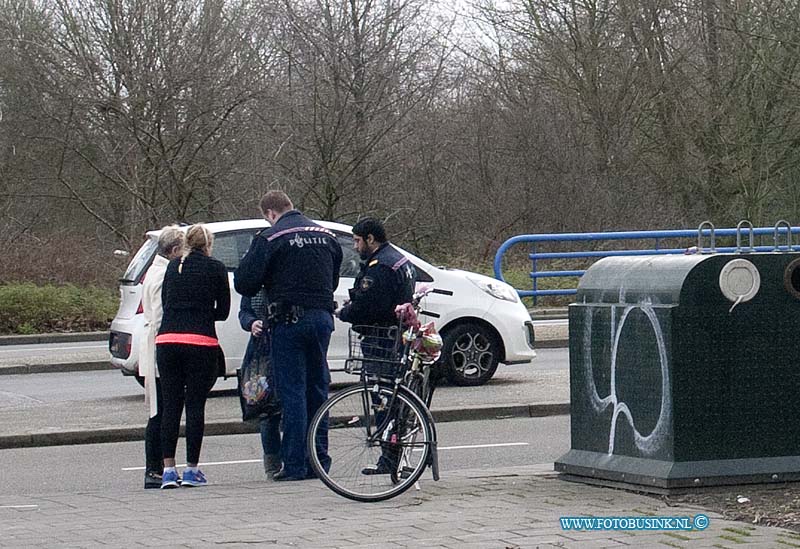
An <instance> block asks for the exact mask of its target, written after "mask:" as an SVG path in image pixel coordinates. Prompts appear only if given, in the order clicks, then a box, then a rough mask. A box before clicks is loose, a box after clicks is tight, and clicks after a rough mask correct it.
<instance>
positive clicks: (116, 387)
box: [0, 349, 569, 409]
mask: <svg viewBox="0 0 800 549" xmlns="http://www.w3.org/2000/svg"><path fill="white" fill-rule="evenodd" d="M537 355H538V356H537V357H536V359H535V360H534V361H533V362H532V363H530V364H513V365H503V364H501V365H500V366H499V368H498V370H497V373H496V374H495V377H494V379H493V380H492V382H490V384H489V385H487V386H485V387H486V388H487V389H489V390H491V389H490V387H492V386H493V385H498V384H503V383H509V384H510V383H517V384H519V383H526V382H529V381H534V380H535V379H537V378H539V377H541V374H542V372H559V371H566V370H567V369H568V368H569V352H568V350H567V349H541V350H539V351H537ZM332 380H333V382H334V383H352V382H353V381H355V378H354V377H353V376H351V375H349V374H345V373H343V372H334V373H333V374H332ZM235 389H236V380H235V379H234V378H229V379H227V380H223V379H219V380H218V381H217V383H216V385H215V386H214V390H213V391H212V392H213V393H214V394H216V395H217V396H219V397H225V396H232V392H233V391H235ZM447 390H457V388H455V387H451V388H448V389H447ZM464 390H465V391H466V389H464ZM142 394H143V390H142V388H141V387H140V386H139V384H138V383H137V382H136V380H135V379H134V378H132V377H126V376H123V375H122V374H120V373H119V372H118V371H116V370H101V371H91V372H65V373H51V374H31V375H6V376H2V378H0V409H3V408H7V407H8V406H13V405H15V404H19V403H23V402H27V403H29V404H34V403H38V404H46V403H52V402H68V401H83V400H95V399H101V398H102V399H108V398H118V397H131V398H134V397H139V396H141V395H142ZM476 404H479V402H476Z"/></svg>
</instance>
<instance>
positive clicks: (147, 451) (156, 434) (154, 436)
mask: <svg viewBox="0 0 800 549" xmlns="http://www.w3.org/2000/svg"><path fill="white" fill-rule="evenodd" d="M155 381H156V409H157V410H158V413H157V414H156V415H154V416H153V417H151V418H150V419H149V420H147V427H146V428H145V430H144V457H145V465H146V467H147V470H148V471H153V472H156V473H160V472H161V470H162V469H163V462H162V458H163V455H162V453H161V408H162V406H163V405H164V404H163V403H164V399H163V397H162V396H161V379H160V378H155Z"/></svg>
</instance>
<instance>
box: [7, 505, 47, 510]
mask: <svg viewBox="0 0 800 549" xmlns="http://www.w3.org/2000/svg"><path fill="white" fill-rule="evenodd" d="M37 507H39V506H38V505H0V509H36V508H37Z"/></svg>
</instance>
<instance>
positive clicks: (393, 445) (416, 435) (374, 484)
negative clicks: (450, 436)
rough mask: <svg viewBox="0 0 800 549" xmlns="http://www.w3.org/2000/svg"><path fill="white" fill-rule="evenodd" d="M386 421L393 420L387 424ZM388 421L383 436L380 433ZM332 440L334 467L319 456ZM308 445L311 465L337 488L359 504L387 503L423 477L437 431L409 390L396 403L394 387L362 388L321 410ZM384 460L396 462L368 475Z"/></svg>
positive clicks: (330, 449) (350, 390)
mask: <svg viewBox="0 0 800 549" xmlns="http://www.w3.org/2000/svg"><path fill="white" fill-rule="evenodd" d="M384 417H388V419H389V420H388V421H386V422H383V418H384ZM383 423H385V424H386V427H385V428H384V429H383V432H381V433H376V432H375V431H376V427H380V426H381V424H383ZM326 442H327V449H328V456H330V460H331V461H330V466H329V467H326V466H323V464H322V463H321V462H320V460H319V457H318V456H317V452H316V448H318V447H325V445H326ZM307 444H308V452H309V456H310V458H311V466H312V467H313V468H314V471H315V472H316V473H317V476H319V478H320V479H321V480H322V482H324V483H325V484H326V485H327V486H328V487H329V488H330V489H331V490H333V491H334V492H336V493H337V494H339V495H340V496H344V497H346V498H349V499H352V500H355V501H364V502H370V501H382V500H385V499H389V498H392V497H394V496H397V495H399V494H402V493H403V492H405V491H406V490H407V489H408V488H409V487H411V486H412V485H413V484H414V483H415V482H416V481H417V480H418V479H419V477H420V476H421V475H422V473H423V472H424V470H425V467H426V465H427V463H429V459H428V457H429V455H430V452H431V445H432V444H433V429H432V428H431V425H430V423H429V421H428V416H427V415H426V413H425V410H424V409H423V408H422V407H421V406H420V405H419V403H418V402H417V401H416V400H415V399H413V397H411V396H409V395H408V394H407V393H406V389H404V388H402V387H401V389H400V390H399V391H398V393H397V396H396V398H395V399H394V401H392V388H391V387H388V386H384V385H377V386H371V387H367V386H364V385H356V386H353V387H349V388H347V389H343V390H342V391H340V392H338V393H336V394H335V395H333V396H332V397H331V398H329V399H328V400H327V401H326V402H325V403H324V404H323V405H322V406H321V407H320V409H319V410H318V411H317V413H316V414H315V415H314V418H313V419H312V420H311V425H310V426H309V434H308V441H307ZM381 462H384V463H391V465H390V466H384V468H383V474H365V473H364V471H365V470H367V469H370V468H374V467H375V466H376V465H378V464H379V463H381ZM326 465H327V463H326ZM387 467H388V468H387Z"/></svg>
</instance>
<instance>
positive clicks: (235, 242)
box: [211, 228, 261, 271]
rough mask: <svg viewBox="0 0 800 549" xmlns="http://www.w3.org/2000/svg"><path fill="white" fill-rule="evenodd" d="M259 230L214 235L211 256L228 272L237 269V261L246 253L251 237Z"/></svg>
mask: <svg viewBox="0 0 800 549" xmlns="http://www.w3.org/2000/svg"><path fill="white" fill-rule="evenodd" d="M259 230H261V229H258V228H253V229H245V230H242V231H230V232H227V233H217V234H215V235H214V247H213V248H212V251H211V255H213V256H214V257H215V258H217V259H219V260H220V261H222V263H224V264H225V267H227V269H228V270H229V271H233V270H235V269H236V268H238V267H239V260H240V259H241V258H242V257H243V256H244V254H246V253H247V250H248V249H249V248H250V242H251V241H252V240H253V236H255V234H256V233H257V232H258V231H259Z"/></svg>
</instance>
